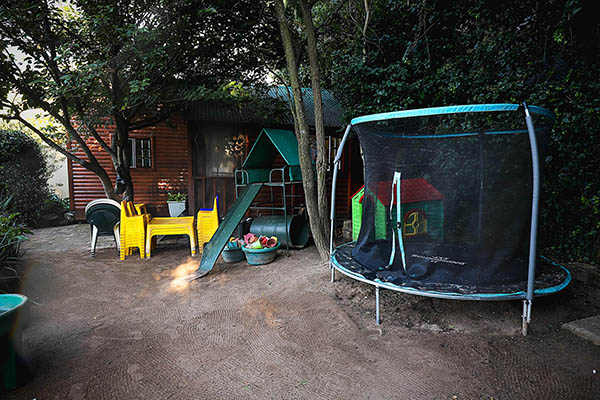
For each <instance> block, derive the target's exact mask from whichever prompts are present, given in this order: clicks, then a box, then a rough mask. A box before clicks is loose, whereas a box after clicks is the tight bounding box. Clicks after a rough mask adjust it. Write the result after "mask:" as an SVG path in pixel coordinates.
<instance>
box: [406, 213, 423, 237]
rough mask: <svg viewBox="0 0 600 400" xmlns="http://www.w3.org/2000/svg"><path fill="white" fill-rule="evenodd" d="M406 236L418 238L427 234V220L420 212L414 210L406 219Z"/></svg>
mask: <svg viewBox="0 0 600 400" xmlns="http://www.w3.org/2000/svg"><path fill="white" fill-rule="evenodd" d="M402 227H403V233H404V236H418V235H424V234H426V233H427V218H425V214H424V213H423V212H422V211H420V210H412V211H410V212H408V213H406V216H405V217H404V224H403V225H402Z"/></svg>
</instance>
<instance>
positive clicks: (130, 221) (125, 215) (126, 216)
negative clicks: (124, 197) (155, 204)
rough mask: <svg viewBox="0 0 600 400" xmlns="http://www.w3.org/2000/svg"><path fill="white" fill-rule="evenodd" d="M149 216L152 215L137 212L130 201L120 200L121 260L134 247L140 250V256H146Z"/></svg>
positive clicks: (129, 253)
mask: <svg viewBox="0 0 600 400" xmlns="http://www.w3.org/2000/svg"><path fill="white" fill-rule="evenodd" d="M140 209H141V207H140ZM144 209H145V207H144ZM151 218H152V216H150V214H148V213H146V214H138V212H137V210H136V207H135V205H134V204H133V203H132V202H130V201H123V202H121V223H120V239H121V249H120V258H121V260H124V259H125V256H129V255H131V254H132V250H133V248H135V247H137V248H138V249H139V250H140V258H145V257H146V251H145V246H146V225H147V224H148V221H150V220H151Z"/></svg>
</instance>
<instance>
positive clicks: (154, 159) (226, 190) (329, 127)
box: [68, 87, 363, 220]
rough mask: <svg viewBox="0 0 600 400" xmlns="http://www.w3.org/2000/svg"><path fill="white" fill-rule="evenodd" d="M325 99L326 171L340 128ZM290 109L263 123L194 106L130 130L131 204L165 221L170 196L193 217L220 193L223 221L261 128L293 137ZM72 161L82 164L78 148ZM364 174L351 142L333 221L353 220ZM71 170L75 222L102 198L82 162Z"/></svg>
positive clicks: (253, 116) (244, 112)
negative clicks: (182, 198)
mask: <svg viewBox="0 0 600 400" xmlns="http://www.w3.org/2000/svg"><path fill="white" fill-rule="evenodd" d="M269 94H270V95H271V96H272V97H274V98H279V99H281V100H283V101H284V102H285V101H287V94H288V91H287V89H286V88H285V87H280V88H275V89H272V90H271V92H270V93H269ZM303 95H304V103H305V105H306V110H307V119H308V122H309V125H310V126H311V129H314V113H313V109H312V102H313V98H312V90H310V89H303ZM322 96H323V109H324V119H325V121H324V122H325V132H326V138H327V149H328V155H327V158H328V160H329V161H330V170H331V168H332V165H331V163H333V158H334V156H335V152H336V150H337V147H338V145H339V143H340V141H341V136H342V135H343V131H344V128H345V124H344V123H343V121H342V117H341V108H340V106H339V104H338V103H337V101H336V100H335V99H334V98H333V96H332V95H331V94H330V93H329V92H327V91H325V90H324V91H323V93H322ZM287 110H289V108H287V109H286V108H283V112H279V113H275V114H274V115H276V116H275V117H271V118H265V117H260V116H259V115H260V113H257V112H255V110H252V109H247V108H246V109H245V108H238V107H236V106H225V105H223V104H216V103H214V102H213V103H202V102H198V103H193V104H190V105H189V107H188V109H187V110H183V111H182V112H181V113H178V114H175V115H174V116H172V117H171V118H170V119H169V120H168V121H165V122H162V123H160V124H158V125H156V126H153V127H149V128H145V129H142V130H139V131H133V132H130V140H129V142H130V146H131V154H132V164H131V175H132V178H133V184H134V200H135V202H138V203H145V204H146V205H147V206H148V208H149V210H150V212H151V213H152V214H154V215H168V208H167V194H168V192H184V193H186V194H187V195H188V211H187V213H188V214H189V215H193V214H195V213H196V211H197V210H198V209H200V208H207V207H211V205H212V199H213V197H214V196H215V195H217V194H218V195H219V199H220V202H219V215H221V216H223V215H225V212H226V211H227V209H228V208H229V207H230V206H231V204H233V202H234V201H235V184H234V171H235V169H236V168H239V167H240V166H241V164H242V162H243V161H244V159H245V158H246V156H247V154H248V152H249V151H250V149H251V148H252V145H253V143H254V141H255V140H256V139H257V137H258V135H259V134H260V132H261V131H262V129H263V128H275V129H288V130H292V131H293V128H294V125H293V119H292V116H291V114H290V113H289V112H287ZM114 129H115V127H114V126H112V125H104V126H101V127H98V132H99V134H100V135H101V136H102V137H103V138H105V140H106V141H107V143H110V136H111V133H112V132H113V131H114ZM88 143H89V145H90V148H91V149H92V151H94V152H95V154H96V157H97V158H98V160H99V162H100V163H101V164H102V166H103V167H104V168H105V169H106V170H107V172H108V173H109V175H110V177H111V178H112V179H113V181H114V179H115V178H116V174H115V171H114V168H113V166H112V162H111V159H110V157H109V155H108V154H107V153H106V152H104V151H103V150H102V149H101V148H100V147H99V145H98V143H97V142H95V140H94V139H93V138H90V139H88ZM76 155H77V156H79V157H82V158H85V154H84V153H83V151H81V150H79V151H78V152H76ZM273 163H274V166H279V164H281V165H283V163H284V160H283V159H281V157H279V158H276V159H275V160H274V162H273ZM362 170H363V166H362V160H361V158H360V151H359V149H358V141H357V140H353V141H351V143H350V145H347V146H346V147H345V150H344V157H343V159H342V166H341V170H340V172H339V174H338V190H337V193H336V215H338V216H341V217H343V216H347V217H349V216H350V201H351V195H352V193H354V192H355V191H356V190H357V189H358V188H359V187H360V186H361V185H362V184H363V180H362ZM68 172H69V195H70V208H71V210H72V211H74V212H75V216H76V218H77V219H79V220H83V219H84V217H85V216H84V209H85V206H86V204H87V203H89V202H90V201H92V200H94V199H98V198H103V197H105V194H104V191H103V189H102V185H101V183H100V180H99V179H98V178H97V177H96V175H94V174H93V173H92V172H90V171H88V170H86V169H85V168H83V167H81V166H80V165H79V164H76V163H73V162H69V164H68ZM299 194H301V188H300V192H299ZM261 196H262V200H261V201H264V200H265V199H269V198H270V195H269V194H266V193H261V194H259V198H260V197H261Z"/></svg>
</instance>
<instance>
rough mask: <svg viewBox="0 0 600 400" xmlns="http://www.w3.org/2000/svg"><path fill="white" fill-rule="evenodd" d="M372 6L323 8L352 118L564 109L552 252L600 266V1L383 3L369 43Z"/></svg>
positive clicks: (339, 85) (553, 176)
mask: <svg viewBox="0 0 600 400" xmlns="http://www.w3.org/2000/svg"><path fill="white" fill-rule="evenodd" d="M363 4H364V3H363V1H360V0H353V1H350V2H342V1H341V0H340V1H332V2H329V3H321V5H320V6H319V7H318V8H317V10H318V16H317V17H316V19H317V20H319V21H322V22H323V24H324V25H323V27H322V28H321V30H322V32H323V34H322V37H321V44H320V46H321V54H330V56H326V57H324V58H323V59H322V63H323V68H322V70H323V72H324V73H323V76H324V80H325V82H326V83H327V85H328V86H329V87H331V88H332V89H333V90H334V93H335V95H336V97H337V98H338V99H339V100H340V102H341V103H342V105H343V107H344V109H345V111H346V116H347V117H348V118H351V117H355V116H359V115H363V114H371V113H377V112H386V111H394V110H402V109H410V108H420V107H432V106H442V105H455V104H470V103H495V102H498V103H520V102H522V101H527V102H529V103H531V104H536V105H539V106H542V107H546V108H549V109H551V110H553V111H554V112H555V113H556V115H557V120H556V123H555V126H554V130H553V134H552V136H551V138H550V142H549V143H548V147H547V148H546V149H545V150H546V155H547V158H546V165H545V167H546V169H545V175H544V179H545V185H544V193H543V204H542V206H543V207H542V216H541V217H542V218H541V224H540V239H541V241H540V245H541V247H542V248H543V249H542V250H543V251H544V252H545V253H546V254H549V255H551V256H554V257H557V258H559V259H571V260H582V261H593V260H595V261H596V262H599V261H600V254H599V253H600V222H599V221H600V207H599V205H598V201H599V200H598V199H599V198H600V174H598V170H599V167H600V165H599V162H598V160H599V157H598V154H600V140H598V127H599V126H600V106H599V104H600V81H598V79H597V74H598V73H597V71H598V70H599V69H600V59H599V56H600V25H599V24H598V23H597V21H596V19H595V17H594V11H593V10H594V9H593V5H594V4H593V2H591V1H585V0H569V1H555V2H549V3H544V5H543V6H542V5H541V3H540V4H538V3H531V2H491V1H485V0H478V1H472V0H459V1H452V2H450V1H436V2H430V1H410V2H405V1H402V2H399V1H387V0H374V1H369V2H368V4H369V8H370V10H369V11H370V14H369V23H368V29H367V31H366V35H364V36H363V27H364V21H365V15H366V13H365V10H364V5H363ZM336 12H337V13H336ZM332 15H336V17H332ZM348 38H353V39H351V40H348Z"/></svg>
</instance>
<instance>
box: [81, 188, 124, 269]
mask: <svg viewBox="0 0 600 400" xmlns="http://www.w3.org/2000/svg"><path fill="white" fill-rule="evenodd" d="M120 213H121V206H120V205H119V203H117V202H116V201H114V200H111V199H97V200H94V201H91V202H89V203H88V205H87V206H86V207H85V219H86V220H87V221H88V223H89V224H90V230H91V232H90V233H91V235H90V236H91V243H90V250H91V253H92V257H94V256H95V255H96V242H97V241H98V236H112V237H113V238H114V239H115V245H116V247H117V251H119V248H120V245H119V239H120V232H119V215H120Z"/></svg>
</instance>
